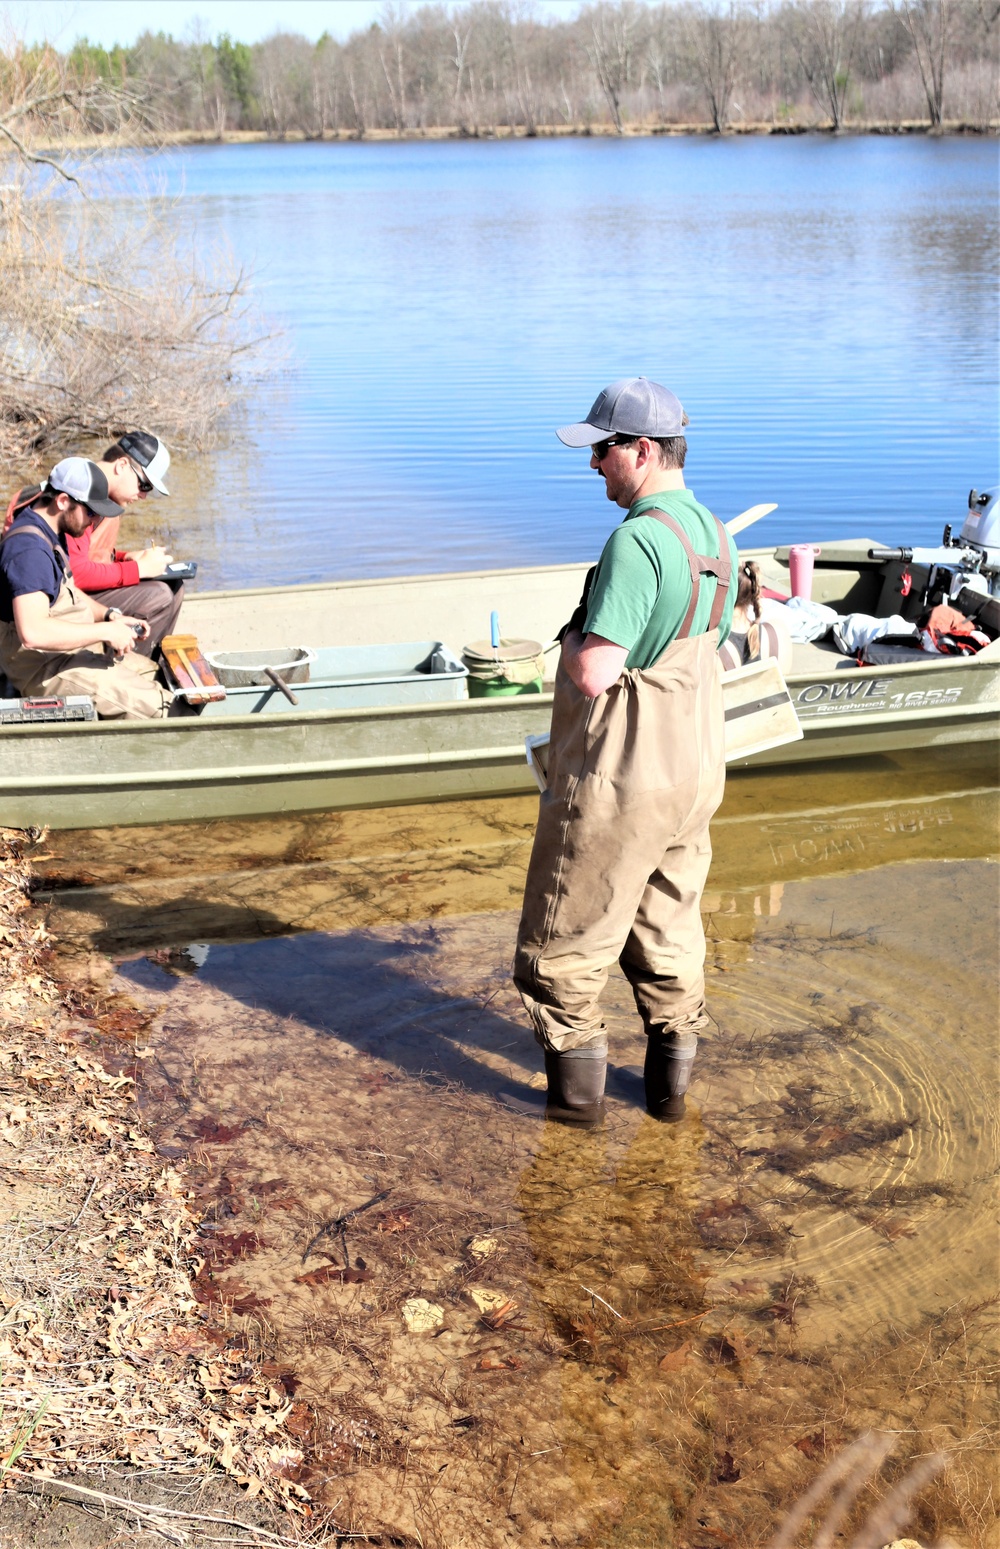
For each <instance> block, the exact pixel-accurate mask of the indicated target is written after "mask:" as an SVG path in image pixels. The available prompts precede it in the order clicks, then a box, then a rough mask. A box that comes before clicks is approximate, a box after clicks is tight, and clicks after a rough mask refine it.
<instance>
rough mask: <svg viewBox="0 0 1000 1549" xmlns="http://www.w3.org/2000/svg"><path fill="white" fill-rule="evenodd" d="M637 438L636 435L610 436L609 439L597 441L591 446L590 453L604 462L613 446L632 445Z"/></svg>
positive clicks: (600, 461)
mask: <svg viewBox="0 0 1000 1549" xmlns="http://www.w3.org/2000/svg"><path fill="white" fill-rule="evenodd" d="M636 439H637V438H636V437H635V436H609V437H608V439H607V441H595V443H594V445H593V446H592V447H591V448H590V454H591V456H592V457H596V458H597V461H598V462H599V463H602V462H603V461H604V459H605V458H606V457H607V455H608V453H609V452H610V451H611V448H612V447H613V446H631V445H632V442H633V441H635V440H636Z"/></svg>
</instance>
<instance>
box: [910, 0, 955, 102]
mask: <svg viewBox="0 0 1000 1549" xmlns="http://www.w3.org/2000/svg"><path fill="white" fill-rule="evenodd" d="M901 14H902V18H903V25H904V26H905V28H906V31H907V33H908V34H909V37H910V41H911V43H912V44H913V52H914V54H915V55H916V60H917V69H918V70H919V71H920V84H921V85H922V86H923V88H924V96H925V97H926V98H927V112H928V114H929V116H930V121H931V129H932V130H937V129H940V128H941V125H942V123H943V122H944V77H945V70H946V68H947V65H948V54H949V45H950V43H951V34H952V29H953V26H954V21H955V5H954V3H953V0H902V3H901Z"/></svg>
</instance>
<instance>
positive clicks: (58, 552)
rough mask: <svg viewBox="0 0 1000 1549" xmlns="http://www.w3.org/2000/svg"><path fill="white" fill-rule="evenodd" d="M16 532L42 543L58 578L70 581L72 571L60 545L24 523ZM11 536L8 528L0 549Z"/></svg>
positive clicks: (39, 530)
mask: <svg viewBox="0 0 1000 1549" xmlns="http://www.w3.org/2000/svg"><path fill="white" fill-rule="evenodd" d="M35 498H36V499H37V498H38V497H37V495H36V497H35ZM27 509H28V507H27V506H22V507H21V510H24V511H26V510H27ZM21 510H19V511H18V512H16V515H18V516H20V514H21ZM36 514H37V513H36ZM17 531H18V533H19V534H20V533H22V532H26V533H31V535H32V537H35V538H37V539H38V541H39V543H44V544H45V546H46V547H47V548H48V549H49V550H50V551H51V553H52V557H53V559H54V560H55V562H56V565H57V567H58V570H59V574H60V577H61V578H62V580H63V581H64V582H65V581H69V580H70V578H71V576H72V571H71V570H70V568H69V564H68V562H67V559H66V555H65V554H64V553H63V549H62V545H61V544H59V543H54V542H53V540H52V539H51V538H48V537H46V535H45V533H43V532H42V531H41V529H40V528H38V527H35V526H33V525H32V526H29V525H28V524H27V523H25V525H24V526H23V527H19V528H18V529H17ZM13 536H14V529H13V526H11V527H8V528H7V531H6V532H5V533H4V535H3V537H2V538H0V549H2V548H3V546H4V544H5V543H6V542H7V539H8V538H11V537H13Z"/></svg>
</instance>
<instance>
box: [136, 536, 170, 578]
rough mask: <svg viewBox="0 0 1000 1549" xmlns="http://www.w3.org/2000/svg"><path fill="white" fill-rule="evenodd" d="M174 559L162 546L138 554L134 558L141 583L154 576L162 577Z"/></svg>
mask: <svg viewBox="0 0 1000 1549" xmlns="http://www.w3.org/2000/svg"><path fill="white" fill-rule="evenodd" d="M173 557H174V556H173V555H172V554H168V553H167V551H166V549H165V548H163V547H162V545H161V546H158V547H156V548H153V549H143V550H142V552H141V554H136V555H135V556H134V558H135V562H136V564H137V565H138V567H139V579H140V581H148V580H149V579H150V578H151V577H152V576H158V575H162V574H163V572H164V571H165V570H166V568H167V566H168V565H169V564H170V562H171V560H172V559H173Z"/></svg>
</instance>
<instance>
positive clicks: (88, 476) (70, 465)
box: [45, 457, 123, 516]
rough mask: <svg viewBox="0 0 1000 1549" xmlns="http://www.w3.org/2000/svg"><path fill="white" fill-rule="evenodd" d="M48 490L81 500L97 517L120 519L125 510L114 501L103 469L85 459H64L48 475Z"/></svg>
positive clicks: (81, 503)
mask: <svg viewBox="0 0 1000 1549" xmlns="http://www.w3.org/2000/svg"><path fill="white" fill-rule="evenodd" d="M45 487H46V489H50V490H55V491H56V492H57V493H58V494H60V495H68V496H69V497H70V499H71V500H76V501H79V503H80V505H82V506H86V507H87V509H88V510H89V511H93V513H94V515H95V516H119V515H120V514H121V512H122V510H123V507H122V506H119V505H116V504H115V502H114V501H113V500H112V499H111V496H110V494H109V493H108V481H107V479H106V478H105V477H104V474H103V473H102V472H101V470H100V468H98V466H97V464H96V463H92V462H90V461H89V459H88V458H86V457H64V458H63V460H62V462H61V463H56V465H55V467H54V468H53V470H52V472H51V473H50V474H49V476H48V478H47V479H46V481H45Z"/></svg>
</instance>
